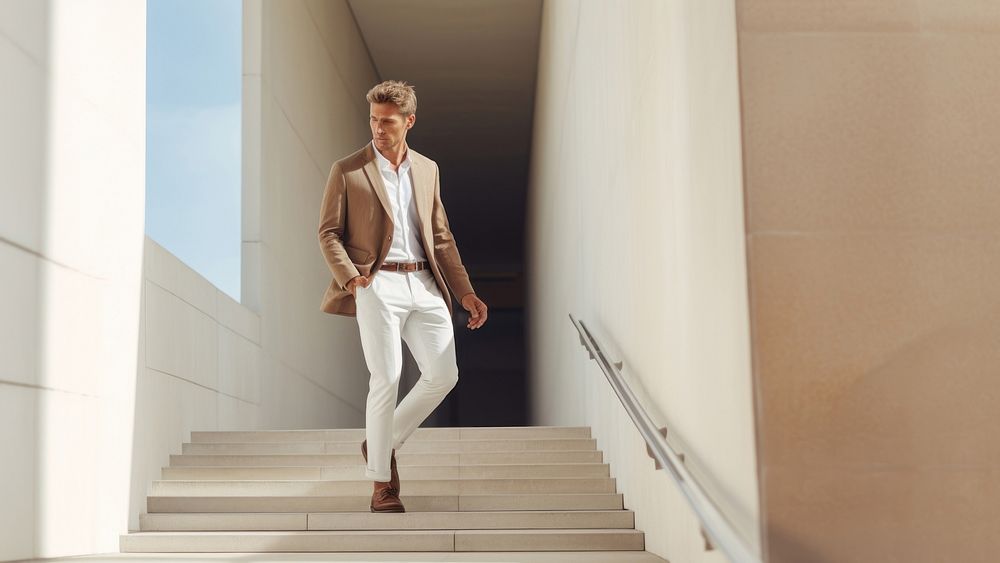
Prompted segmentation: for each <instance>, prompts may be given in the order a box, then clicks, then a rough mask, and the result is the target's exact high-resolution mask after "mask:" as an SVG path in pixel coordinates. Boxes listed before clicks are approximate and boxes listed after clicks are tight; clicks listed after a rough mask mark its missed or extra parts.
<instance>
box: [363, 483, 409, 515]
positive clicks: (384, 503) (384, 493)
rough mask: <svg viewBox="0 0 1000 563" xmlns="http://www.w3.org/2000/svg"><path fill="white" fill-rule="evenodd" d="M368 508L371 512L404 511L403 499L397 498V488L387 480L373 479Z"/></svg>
mask: <svg viewBox="0 0 1000 563" xmlns="http://www.w3.org/2000/svg"><path fill="white" fill-rule="evenodd" d="M370 508H371V511H372V512H406V509H405V508H403V501H401V500H399V490H398V489H395V488H393V487H392V485H390V484H389V482H388V481H375V490H374V492H372V503H371V506H370Z"/></svg>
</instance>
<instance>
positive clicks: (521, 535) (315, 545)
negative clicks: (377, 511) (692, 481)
mask: <svg viewBox="0 0 1000 563" xmlns="http://www.w3.org/2000/svg"><path fill="white" fill-rule="evenodd" d="M119 544H120V549H121V551H122V552H126V553H140V552H183V553H196V552H230V553H263V552H279V551H281V552H286V551H578V550H608V551H616V550H644V549H645V539H644V536H643V533H642V532H640V531H638V530H623V529H613V530H592V529H583V530H580V529H565V530H353V531H344V530H335V531H249V532H248V531H243V532H135V533H131V534H126V535H122V536H121V537H120V540H119Z"/></svg>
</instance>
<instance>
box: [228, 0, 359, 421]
mask: <svg viewBox="0 0 1000 563" xmlns="http://www.w3.org/2000/svg"><path fill="white" fill-rule="evenodd" d="M244 12H245V13H244V19H245V21H246V29H245V48H244V52H245V69H244V127H245V131H244V138H245V146H244V155H243V174H244V193H243V203H244V209H243V215H244V216H243V276H242V278H243V288H244V297H243V301H244V303H245V304H246V305H247V306H248V307H250V308H251V309H253V310H254V311H256V312H257V313H258V314H259V315H260V318H261V327H260V331H261V336H260V338H261V345H262V346H263V348H264V349H265V351H266V353H265V357H264V364H263V367H262V369H263V373H262V377H263V378H264V379H265V380H269V379H270V380H274V381H281V382H284V383H282V384H281V385H279V386H276V387H275V388H281V389H282V392H283V393H288V395H287V397H286V400H284V401H282V402H281V405H283V406H282V407H281V408H279V409H276V410H271V411H268V412H265V413H262V416H261V417H260V418H259V420H258V421H257V424H259V425H260V426H261V427H263V428H284V427H288V426H289V425H290V424H295V425H299V426H300V427H301V426H302V425H309V426H316V425H322V426H324V427H340V426H351V427H363V426H364V408H365V400H366V396H367V393H368V370H367V368H366V367H365V363H364V356H363V355H362V351H361V341H360V338H359V335H358V327H357V322H356V320H355V319H354V318H352V317H343V316H335V315H329V314H326V313H323V312H322V311H320V310H319V305H320V302H321V300H322V297H323V292H324V290H325V289H326V287H327V285H328V284H329V283H330V279H331V274H330V271H329V269H328V267H327V265H326V262H325V260H324V259H323V255H322V253H321V251H320V248H319V243H318V242H317V239H316V229H317V228H318V226H319V207H320V202H321V200H322V197H323V189H324V187H325V185H326V180H327V177H328V176H329V172H330V166H331V165H332V164H333V162H334V161H335V160H337V159H338V158H340V157H342V156H344V155H346V154H349V153H350V152H353V151H354V150H356V149H357V148H359V147H361V146H362V145H364V143H365V142H367V141H369V140H370V139H371V135H370V131H369V129H368V104H367V102H365V98H364V95H365V92H367V90H368V88H370V87H371V85H372V84H374V83H375V82H377V77H376V74H375V70H374V68H373V66H372V64H371V59H370V57H369V56H368V52H367V50H366V48H365V45H364V42H363V41H362V39H361V36H360V33H359V31H358V29H357V26H356V25H355V22H354V18H353V16H352V14H351V12H350V10H349V8H348V6H347V2H346V0H336V1H329V2H328V1H322V0H308V1H306V0H293V1H287V2H285V1H282V2H265V1H262V0H246V1H245V3H244ZM292 405H300V406H305V405H314V406H316V407H319V406H320V405H322V406H323V408H324V409H325V410H326V414H325V415H324V416H311V417H307V418H303V417H299V416H297V417H292V418H289V417H288V416H287V415H288V413H287V410H286V409H288V408H294V407H292ZM275 406H277V405H275ZM307 410H315V409H309V408H307Z"/></svg>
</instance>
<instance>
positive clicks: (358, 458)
mask: <svg viewBox="0 0 1000 563" xmlns="http://www.w3.org/2000/svg"><path fill="white" fill-rule="evenodd" d="M603 461H604V453H603V452H602V451H600V450H560V451H548V452H547V451H530V450H522V451H516V452H470V453H444V454H442V453H409V452H405V451H398V452H396V463H397V464H398V465H399V467H403V466H407V465H497V464H525V463H601V462H603ZM364 463H365V459H364V457H363V456H362V455H361V447H360V446H358V451H357V452H356V453H354V452H352V453H347V454H172V455H171V456H170V466H171V467H182V466H192V465H194V466H200V467H204V466H208V465H225V466H240V465H249V466H256V467H259V466H284V467H287V466H343V465H364Z"/></svg>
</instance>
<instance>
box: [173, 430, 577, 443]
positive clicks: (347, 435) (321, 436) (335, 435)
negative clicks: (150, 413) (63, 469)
mask: <svg viewBox="0 0 1000 563" xmlns="http://www.w3.org/2000/svg"><path fill="white" fill-rule="evenodd" d="M365 438H366V433H365V429H364V428H333V429H317V430H249V431H241V430H230V431H193V432H191V442H213V443H224V442H240V443H242V442H358V443H359V444H360V443H361V441H362V440H364V439H365ZM528 438H530V439H537V438H548V439H552V438H590V427H589V426H483V427H459V428H417V429H416V430H414V431H413V434H411V435H410V437H409V438H408V439H407V443H409V442H411V441H422V440H495V439H528Z"/></svg>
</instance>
